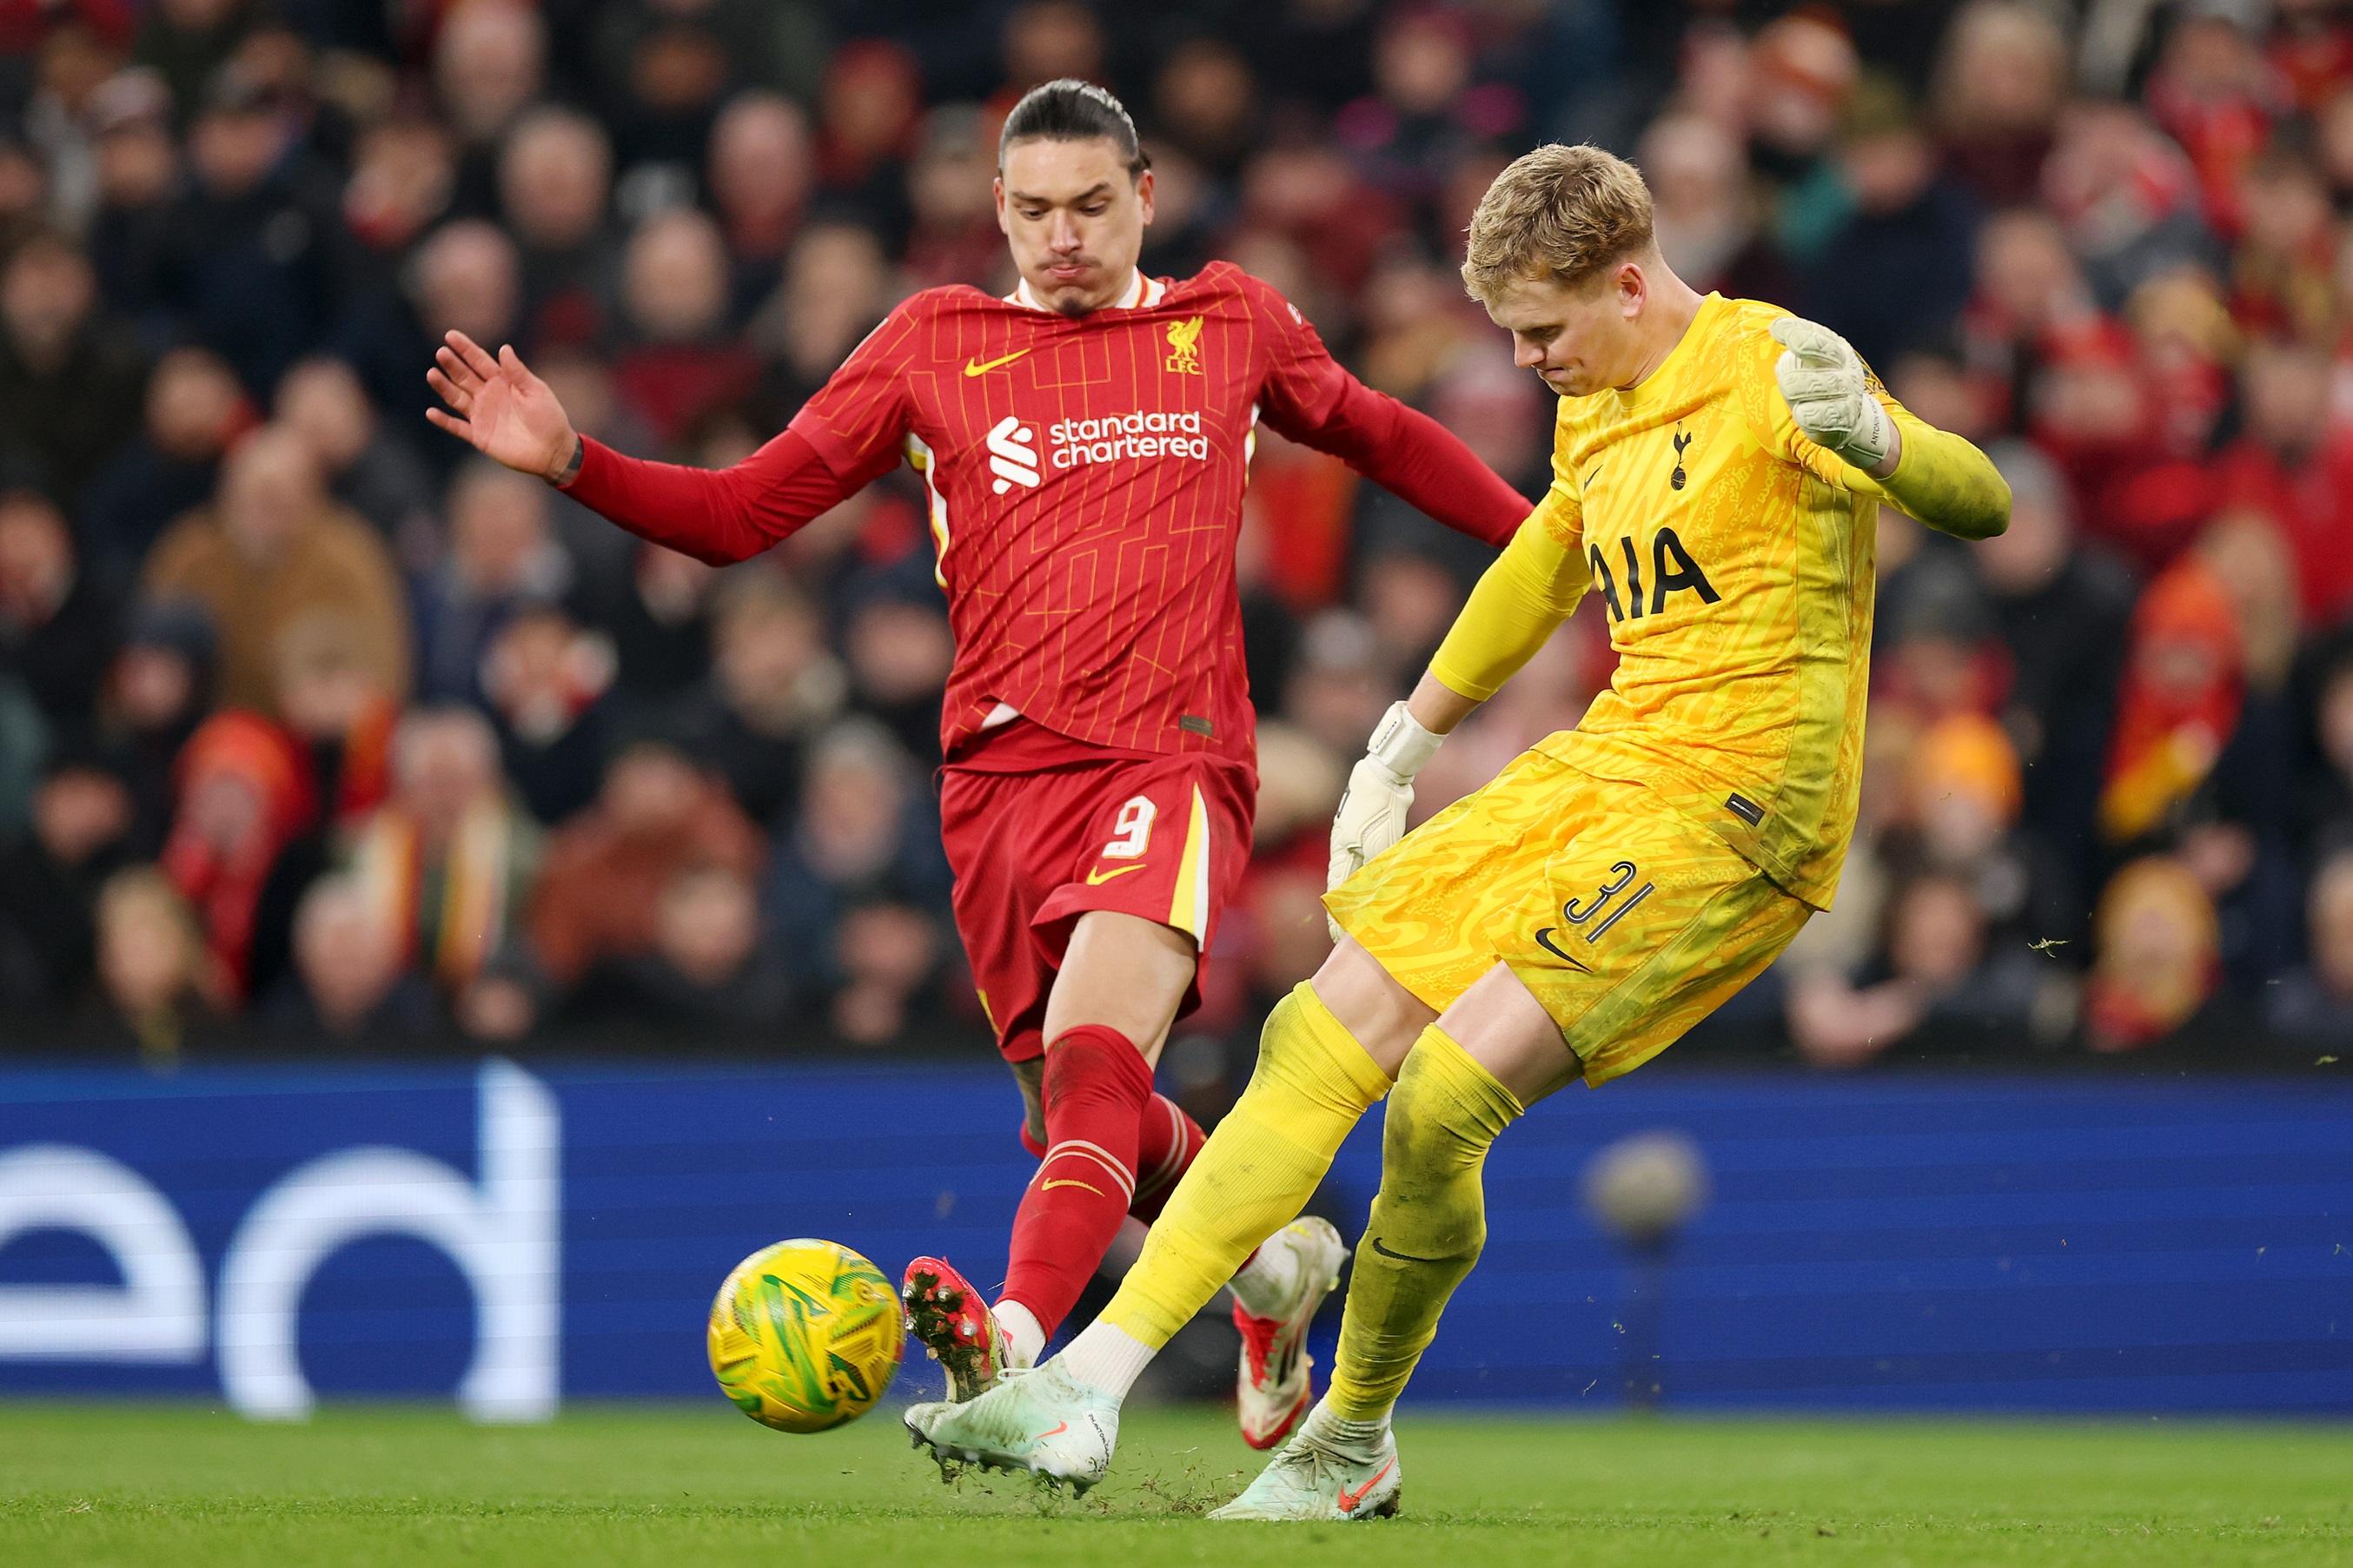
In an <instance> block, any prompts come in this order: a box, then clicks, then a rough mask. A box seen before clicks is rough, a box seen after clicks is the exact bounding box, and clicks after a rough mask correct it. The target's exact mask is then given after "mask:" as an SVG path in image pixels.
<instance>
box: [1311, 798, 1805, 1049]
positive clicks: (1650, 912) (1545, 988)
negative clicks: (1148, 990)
mask: <svg viewBox="0 0 2353 1568" xmlns="http://www.w3.org/2000/svg"><path fill="white" fill-rule="evenodd" d="M1324 907H1325V908H1326V909H1328V910H1331V911H1332V918H1333V919H1334V920H1335V921H1338V922H1339V924H1340V929H1341V930H1343V931H1346V932H1347V933H1348V934H1349V935H1350V936H1352V937H1354V938H1356V941H1357V942H1360V943H1362V944H1363V945H1364V947H1365V949H1366V952H1370V953H1371V954H1372V955H1373V956H1374V957H1375V958H1376V959H1377V960H1379V961H1380V963H1381V966H1382V967H1383V968H1384V969H1387V970H1388V972H1389V973H1390V974H1391V975H1393V976H1395V977H1396V979H1397V980H1398V984H1402V985H1403V986H1405V988H1406V989H1407V990H1409V991H1410V992H1412V993H1413V994H1415V995H1416V996H1419V998H1421V1000H1422V1001H1424V1002H1426V1003H1428V1004H1429V1005H1430V1006H1432V1007H1435V1008H1437V1009H1438V1010H1439V1011H1440V1013H1443V1012H1445V1011H1446V1009H1447V1008H1448V1007H1449V1006H1451V1005H1453V1002H1454V999H1455V998H1456V997H1458V996H1460V995H1461V994H1462V993H1463V992H1464V991H1465V990H1467V989H1469V988H1470V986H1471V984H1472V982H1473V981H1475V980H1477V979H1478V978H1479V977H1480V976H1481V975H1482V974H1484V973H1487V972H1488V971H1489V970H1490V969H1492V968H1493V967H1494V965H1495V963H1496V961H1497V960H1498V959H1501V960H1502V961H1503V962H1504V963H1508V964H1510V965H1511V966H1512V973H1514V974H1516V975H1518V976H1519V978H1520V981H1521V983H1522V984H1525V985H1526V986H1527V988H1528V990H1529V991H1530V992H1531V993H1533V994H1535V998H1536V1000H1537V1001H1539V1002H1541V1003H1542V1004H1544V1007H1545V1010H1546V1012H1548V1013H1550V1014H1551V1015H1552V1016H1553V1020H1554V1021H1555V1022H1556V1023H1557V1024H1558V1025H1559V1026H1560V1032H1561V1036H1562V1037H1563V1038H1564V1039H1565V1040H1567V1043H1568V1047H1569V1049H1571V1050H1573V1051H1575V1052H1576V1053H1577V1059H1578V1060H1580V1061H1582V1062H1583V1063H1584V1064H1585V1080H1586V1082H1587V1083H1588V1084H1600V1083H1605V1082H1607V1081H1608V1080H1609V1079H1613V1078H1616V1077H1618V1076H1619V1075H1620V1074H1621V1073H1627V1072H1631V1071H1632V1070H1633V1069H1634V1068H1638V1067H1641V1065H1642V1064H1643V1063H1644V1062H1646V1061H1649V1060H1650V1059H1651V1058H1652V1057H1654V1056H1656V1055H1658V1054H1659V1053H1660V1052H1661V1051H1662V1050H1664V1049H1666V1047H1669V1046H1671V1045H1672V1044H1673V1043H1674V1042H1675V1041H1676V1040H1677V1039H1678V1038H1680V1037H1682V1036H1683V1032H1684V1031H1685V1030H1687V1029H1689V1028H1690V1027H1691V1026H1693V1025H1694V1024H1696V1023H1698V1022H1699V1021H1700V1020H1701V1019H1702V1018H1704V1017H1706V1016H1708V1015H1709V1014H1710V1013H1712V1012H1714V1011H1715V1009H1716V1008H1717V1007H1718V1006H1720V1005H1723V1003H1724V1001H1725V998H1727V997H1729V996H1730V995H1731V994H1733V993H1734V992H1736V991H1737V990H1739V989H1740V988H1741V987H1742V986H1743V985H1746V984H1748V982H1749V981H1751V980H1753V979H1755V978H1756V977H1757V975H1758V974H1759V973H1763V971H1764V969H1765V967H1766V965H1767V964H1769V963H1772V962H1773V960H1774V959H1775V958H1776V957H1778V956H1779V954H1780V952H1781V950H1782V949H1783V948H1785V947H1787V946H1788V945H1789V941H1790V939H1791V938H1792V937H1794V936H1796V935H1797V934H1798V931H1799V928H1800V927H1801V926H1803V925H1804V924H1805V923H1806V919H1807V917H1808V916H1809V915H1810V913H1811V912H1812V911H1811V910H1809V909H1808V908H1807V907H1806V906H1805V905H1804V904H1802V903H1800V902H1799V900H1796V899H1794V898H1791V897H1790V896H1789V895H1788V893H1785V892H1783V891H1782V890H1781V889H1780V888H1779V887H1778V886H1777V885H1775V884H1774V883H1773V882H1772V881H1771V880H1770V879H1767V877H1766V876H1765V875H1764V873H1762V872H1761V871H1759V870H1757V868H1756V867H1755V866H1752V865H1751V864H1749V863H1748V861H1746V860H1745V859H1743V858H1741V857H1740V856H1739V855H1738V854H1737V853H1736V852H1735V851H1734V850H1733V849H1732V847H1730V846H1729V845H1727V844H1725V841H1724V840H1723V839H1721V838H1719V837H1716V836H1715V834H1714V833H1713V832H1711V831H1709V829H1708V828H1707V827H1706V826H1704V824H1702V823H1698V822H1694V821H1693V820H1692V819H1691V818H1690V817H1689V816H1684V815H1683V814H1682V813H1681V812H1679V811H1678V810H1676V809H1675V808H1674V807H1672V806H1670V805H1667V804H1666V803H1665V802H1664V801H1662V799H1661V798H1660V797H1659V796H1658V795H1654V794H1652V793H1651V791H1650V790H1648V789H1645V788H1643V787H1642V786H1641V785H1639V784H1612V783H1607V782H1604V781H1602V780H1599V779H1595V778H1592V777H1590V776H1588V775H1587V774H1585V773H1579V772H1577V770H1576V769H1573V768H1570V767H1568V766H1567V765H1566V764H1564V763H1560V762H1558V761H1556V760H1555V759H1554V758H1552V757H1550V756H1547V755H1546V754H1545V753H1544V752H1526V753H1525V754H1524V755H1522V756H1521V757H1520V758H1519V759H1518V760H1517V761H1515V762H1514V763H1512V765H1511V766H1510V767H1508V768H1505V769H1504V771H1503V773H1500V774H1498V775H1497V776H1496V778H1495V780H1494V782H1493V783H1492V784H1488V785H1487V787H1486V788H1484V789H1482V790H1481V791H1479V792H1478V793H1477V794H1476V795H1470V796H1468V797H1466V798H1464V799H1462V800H1459V801H1457V802H1455V803H1454V804H1453V805H1450V806H1448V807H1447V808H1446V809H1445V810H1444V811H1441V812H1440V813H1439V814H1438V815H1437V816H1433V817H1431V818H1430V820H1429V821H1428V822H1425V823H1423V824H1422V825H1421V826H1419V827H1418V828H1416V829H1415V830H1414V831H1413V832H1412V833H1410V834H1408V835H1407V836H1406V837H1405V838H1404V839H1403V840H1402V841H1400V842H1399V843H1398V844H1397V845H1396V846H1395V847H1393V848H1391V849H1389V850H1388V852H1387V853H1386V854H1383V855H1380V856H1377V857H1376V858H1374V859H1373V860H1372V861H1371V862H1370V863H1368V864H1367V865H1366V867H1365V868H1364V869H1363V870H1361V871H1359V872H1357V873H1356V875H1355V876H1354V877H1352V878H1350V879H1348V880H1347V881H1345V882H1344V883H1342V884H1341V885H1340V886H1339V887H1337V888H1335V889H1333V890H1332V891H1331V892H1329V893H1326V894H1325V895H1324Z"/></svg>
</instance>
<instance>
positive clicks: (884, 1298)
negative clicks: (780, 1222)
mask: <svg viewBox="0 0 2353 1568" xmlns="http://www.w3.org/2000/svg"><path fill="white" fill-rule="evenodd" d="M709 1343H710V1351H711V1371H712V1375H713V1376H715V1377H716V1378H718V1379H719V1386H720V1387H721V1388H723V1389H724V1390H726V1393H727V1397H728V1398H729V1399H731V1400H733V1401H734V1402H735V1407H736V1408H737V1409H738V1410H741V1411H742V1412H743V1413H744V1415H749V1416H750V1417H751V1418H752V1419H753V1420H754V1421H757V1422H758V1423H760V1425H762V1426H773V1427H775V1428H776V1430H777V1431H779V1432H822V1431H824V1430H826V1428H828V1427H829V1426H840V1425H842V1424H843V1423H844V1422H846V1421H855V1420H856V1419H858V1417H860V1415H865V1414H866V1413H867V1412H868V1411H869V1410H871V1409H872V1408H874V1403H875V1401H876V1400H879V1399H881V1397H882V1393H883V1391H884V1390H885V1389H887V1388H889V1387H890V1386H891V1380H892V1378H893V1377H896V1376H897V1375H898V1373H899V1358H900V1355H901V1353H902V1351H903V1349H904V1348H905V1343H906V1326H905V1322H904V1321H903V1319H902V1316H901V1309H900V1306H899V1293H898V1292H897V1291H896V1290H893V1289H892V1288H891V1282H890V1281H889V1280H888V1279H884V1278H883V1277H882V1271H881V1269H879V1268H875V1267H874V1265H873V1264H871V1262H869V1261H867V1259H866V1258H863V1257H860V1255H859V1254H858V1253H855V1252H853V1251H851V1250H850V1249H849V1247H843V1246H840V1245H839V1244H838V1243H835V1242H830V1241H812V1240H807V1239H801V1240H794V1241H780V1242H777V1243H776V1245H775V1246H774V1247H762V1248H761V1249H760V1250H759V1251H757V1252H755V1253H754V1254H752V1256H751V1257H749V1258H745V1259H744V1261H743V1262H741V1263H739V1264H737V1265H736V1266H735V1269H734V1272H733V1273H731V1274H730V1275H728V1276H727V1279H726V1282H725V1283H724V1284H723V1285H721V1286H720V1287H719V1295H718V1298H717V1300H713V1301H712V1303H711V1330H710V1336H709Z"/></svg>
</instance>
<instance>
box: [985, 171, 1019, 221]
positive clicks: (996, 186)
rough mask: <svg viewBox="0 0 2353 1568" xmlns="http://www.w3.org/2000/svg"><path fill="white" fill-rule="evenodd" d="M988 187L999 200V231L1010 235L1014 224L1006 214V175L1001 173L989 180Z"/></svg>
mask: <svg viewBox="0 0 2353 1568" xmlns="http://www.w3.org/2000/svg"><path fill="white" fill-rule="evenodd" d="M988 188H989V190H990V192H991V193H992V194H993V195H995V197H996V200H997V233H999V234H1002V235H1008V236H1009V235H1011V234H1012V232H1013V225H1012V224H1011V223H1010V222H1008V221H1007V218H1006V214H1005V176H1004V175H1002V174H999V175H997V177H996V178H995V179H993V180H991V181H989V182H988Z"/></svg>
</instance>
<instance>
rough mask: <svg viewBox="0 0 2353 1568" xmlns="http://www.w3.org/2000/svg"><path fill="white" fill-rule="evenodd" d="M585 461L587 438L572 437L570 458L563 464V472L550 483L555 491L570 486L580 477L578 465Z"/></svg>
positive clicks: (586, 457)
mask: <svg viewBox="0 0 2353 1568" xmlns="http://www.w3.org/2000/svg"><path fill="white" fill-rule="evenodd" d="M587 460H588V437H586V436H575V437H572V456H571V458H569V459H568V460H567V461H566V462H565V465H564V469H563V471H562V472H561V473H558V474H557V475H556V476H555V478H554V479H553V480H552V481H550V482H552V483H553V484H554V486H555V488H556V489H563V488H564V487H565V486H566V485H568V484H570V483H571V482H572V481H573V480H575V479H578V478H579V477H580V465H581V464H583V463H585V462H586V461H587Z"/></svg>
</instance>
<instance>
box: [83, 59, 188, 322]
mask: <svg viewBox="0 0 2353 1568" xmlns="http://www.w3.org/2000/svg"><path fill="white" fill-rule="evenodd" d="M171 110H172V96H171V90H170V89H168V88H167V87H165V86H164V80H163V79H162V78H161V77H160V76H158V75H156V74H155V73H154V72H153V71H152V70H148V69H143V68H134V69H131V70H124V71H118V72H117V73H115V75H113V76H112V77H110V78H109V79H107V80H105V81H104V82H101V83H100V85H99V87H98V89H97V90H96V91H94V92H92V93H91V94H90V104H89V108H88V110H86V116H87V121H88V123H89V126H90V135H91V138H92V146H91V156H92V160H93V163H94V165H95V167H94V169H93V171H92V172H93V174H94V175H95V176H96V180H97V191H96V195H97V198H98V205H97V208H96V210H95V211H94V212H93V213H92V215H91V217H90V230H89V233H88V235H87V236H86V240H87V243H88V245H89V247H90V266H91V267H92V268H94V269H95V270H96V272H97V274H98V288H99V297H100V300H101V301H102V302H103V303H104V306H105V309H106V311H107V313H108V314H109V315H111V316H112V317H114V318H115V320H117V321H121V322H124V323H126V324H128V325H130V326H131V327H132V329H133V330H134V331H138V332H139V333H140V335H141V336H142V338H143V339H146V340H148V341H150V342H153V341H154V340H155V339H157V338H160V337H162V336H164V335H165V334H166V333H168V331H170V319H169V317H168V316H167V315H164V313H163V312H162V311H161V310H160V309H159V307H160V303H161V301H160V299H159V296H158V289H159V287H160V283H161V268H162V258H163V254H164V235H165V231H166V226H167V224H168V223H169V219H170V212H171V205H172V200H173V198H174V196H175V195H178V194H179V184H180V178H181V169H180V149H179V144H178V143H177V142H174V140H173V138H172V127H171Z"/></svg>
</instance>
